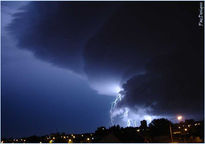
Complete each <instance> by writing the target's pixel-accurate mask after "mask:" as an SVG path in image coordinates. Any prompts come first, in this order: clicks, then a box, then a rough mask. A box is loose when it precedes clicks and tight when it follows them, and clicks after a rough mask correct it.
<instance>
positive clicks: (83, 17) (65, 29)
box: [9, 2, 114, 73]
mask: <svg viewBox="0 0 205 144" xmlns="http://www.w3.org/2000/svg"><path fill="white" fill-rule="evenodd" d="M113 9H114V7H113V5H112V4H105V3H92V4H89V3H87V2H81V3H73V2H69V3H68V2H31V3H30V4H29V5H28V6H27V7H24V12H22V13H17V14H16V15H15V19H14V21H13V23H12V24H11V25H10V26H9V29H10V30H11V32H12V34H13V35H14V36H15V37H16V38H17V39H18V41H19V43H18V44H19V47H21V48H26V49H29V50H31V51H33V53H34V54H35V55H36V56H37V57H39V58H41V59H44V60H46V61H49V62H51V63H53V64H55V65H58V66H61V67H66V68H69V69H71V70H72V71H75V72H77V73H82V72H83V71H82V67H83V61H82V49H83V47H84V45H85V43H86V41H87V40H88V39H89V38H90V37H91V36H92V35H93V34H94V33H95V32H96V29H97V28H99V27H100V26H101V24H102V23H103V22H104V21H105V19H106V18H107V17H108V14H109V13H110V12H111V11H112V10H113Z"/></svg>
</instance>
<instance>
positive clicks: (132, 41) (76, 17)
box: [10, 2, 203, 114]
mask: <svg viewBox="0 0 205 144" xmlns="http://www.w3.org/2000/svg"><path fill="white" fill-rule="evenodd" d="M119 5H120V6H119ZM198 9H199V3H198V2H196V3H193V2H183V3H182V2H177V3H176V2H149V3H147V2H126V3H125V2H120V3H115V2H112V3H99V2H97V3H88V2H85V3H77V2H76V3H70V2H55V3H53V2H52V3H51V2H49V3H46V2H38V3H37V2H36V3H31V4H30V5H29V6H28V7H27V8H26V10H25V12H24V13H20V14H17V15H16V20H15V21H14V22H13V23H12V24H11V25H10V30H11V31H12V32H13V33H14V34H15V36H16V38H17V39H18V41H19V46H20V47H23V48H26V49H30V50H31V51H33V52H34V54H35V55H36V56H38V57H40V58H42V59H45V60H47V61H50V62H51V63H53V64H55V65H58V66H63V67H65V68H68V69H71V70H72V71H75V72H77V73H85V74H86V76H87V77H88V79H89V81H90V82H91V84H92V83H102V82H104V81H106V80H108V81H109V79H111V80H113V81H115V80H118V81H121V82H122V83H124V82H125V81H126V80H128V79H130V80H128V81H127V83H126V84H125V85H124V89H125V93H126V95H125V97H124V99H123V100H122V102H121V103H120V104H119V106H123V105H126V106H128V107H130V108H133V109H134V107H135V106H136V105H141V106H143V105H145V106H150V105H151V106H152V107H153V108H154V113H160V112H162V113H165V112H167V113H169V114H170V113H175V112H179V111H180V112H187V113H194V112H198V111H200V110H202V109H203V29H202V28H201V27H199V26H198V21H199V20H198V13H199V11H198ZM102 89H103V88H102ZM190 103H192V104H190Z"/></svg>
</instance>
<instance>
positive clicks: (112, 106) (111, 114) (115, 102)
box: [110, 93, 122, 125]
mask: <svg viewBox="0 0 205 144" xmlns="http://www.w3.org/2000/svg"><path fill="white" fill-rule="evenodd" d="M121 100H122V95H121V94H120V93H118V95H117V96H116V98H115V100H114V101H113V102H112V104H111V109H110V120H111V123H112V125H114V116H113V112H114V111H115V109H116V107H117V104H118V103H119V102H120V101H121Z"/></svg>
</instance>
